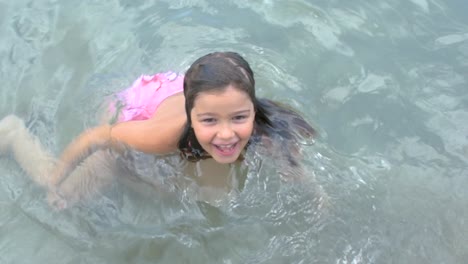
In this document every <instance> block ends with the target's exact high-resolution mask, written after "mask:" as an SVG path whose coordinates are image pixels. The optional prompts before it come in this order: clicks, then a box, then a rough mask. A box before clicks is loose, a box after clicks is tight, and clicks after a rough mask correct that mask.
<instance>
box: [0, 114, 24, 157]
mask: <svg viewBox="0 0 468 264" xmlns="http://www.w3.org/2000/svg"><path fill="white" fill-rule="evenodd" d="M21 127H24V122H23V120H21V119H20V118H18V117H17V116H15V115H8V116H6V117H4V118H3V119H2V120H0V154H4V153H5V152H7V151H8V150H9V148H10V146H11V142H12V140H13V137H14V135H15V132H18V130H19V128H21Z"/></svg>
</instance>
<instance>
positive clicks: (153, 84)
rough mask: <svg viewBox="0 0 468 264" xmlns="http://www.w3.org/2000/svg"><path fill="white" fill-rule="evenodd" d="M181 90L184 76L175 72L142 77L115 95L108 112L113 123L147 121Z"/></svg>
mask: <svg viewBox="0 0 468 264" xmlns="http://www.w3.org/2000/svg"><path fill="white" fill-rule="evenodd" d="M183 89H184V76H183V75H180V74H177V73H175V72H172V71H169V72H164V73H156V74H155V75H142V76H140V78H138V79H137V80H136V81H135V82H133V84H132V86H130V87H129V88H127V89H125V90H123V91H121V92H119V93H117V94H116V95H115V96H116V98H115V99H114V100H113V101H112V102H111V103H110V105H109V112H110V113H111V114H112V115H113V118H112V119H113V122H125V121H130V120H145V119H149V118H151V117H152V116H153V114H154V113H155V112H156V110H157V109H158V106H159V105H160V104H161V103H162V101H164V100H165V99H166V98H168V97H169V96H171V95H174V94H176V93H180V92H182V91H183Z"/></svg>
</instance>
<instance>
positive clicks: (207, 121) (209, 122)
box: [201, 118, 216, 124]
mask: <svg viewBox="0 0 468 264" xmlns="http://www.w3.org/2000/svg"><path fill="white" fill-rule="evenodd" d="M201 122H202V123H206V124H212V123H214V122H216V119H214V118H204V119H202V120H201Z"/></svg>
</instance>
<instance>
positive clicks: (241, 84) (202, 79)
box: [178, 52, 314, 161]
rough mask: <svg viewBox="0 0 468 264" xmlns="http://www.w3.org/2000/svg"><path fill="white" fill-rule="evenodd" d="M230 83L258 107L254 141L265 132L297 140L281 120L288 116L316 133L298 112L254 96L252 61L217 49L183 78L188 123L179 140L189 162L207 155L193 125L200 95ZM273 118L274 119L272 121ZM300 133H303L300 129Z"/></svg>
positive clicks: (300, 127) (301, 127) (285, 122)
mask: <svg viewBox="0 0 468 264" xmlns="http://www.w3.org/2000/svg"><path fill="white" fill-rule="evenodd" d="M229 85H232V86H234V87H235V88H237V89H239V90H240V91H244V92H245V93H247V95H248V96H249V98H250V100H251V101H252V103H253V106H254V110H255V126H254V135H253V137H252V139H251V141H252V140H255V139H258V138H259V137H256V136H262V135H266V136H269V137H272V136H273V135H277V136H280V137H282V138H284V139H285V140H287V141H289V140H292V141H293V143H297V142H298V138H297V136H296V134H294V133H291V132H289V129H290V127H289V123H288V122H287V121H284V120H283V121H282V120H281V119H285V117H286V115H288V116H290V117H293V119H294V120H295V121H293V123H291V124H292V125H293V126H296V127H298V126H299V129H300V131H307V132H308V133H305V134H310V135H312V134H314V129H313V128H312V127H311V126H310V125H309V124H308V123H307V122H306V121H305V120H304V119H303V118H302V117H301V116H300V115H298V114H297V113H296V112H294V111H292V110H290V109H288V108H286V107H283V106H281V105H279V104H278V103H275V102H273V101H270V100H266V99H262V100H260V99H257V97H256V95H255V79H254V73H253V71H252V69H251V68H250V65H249V63H248V62H247V61H246V60H245V59H244V58H243V57H242V56H240V55H239V54H237V53H235V52H215V53H210V54H207V55H205V56H203V57H201V58H199V59H197V60H196V61H195V62H194V63H193V64H192V65H191V66H190V68H189V69H188V70H187V72H186V73H185V77H184V96H185V112H186V115H187V123H186V124H185V128H184V132H183V133H182V136H181V138H180V140H179V143H178V148H179V150H180V151H181V154H182V155H183V156H184V157H185V158H187V159H188V160H190V161H198V160H200V159H204V158H207V157H209V156H207V153H206V152H205V151H204V150H203V148H202V147H201V145H200V143H199V142H198V140H197V138H196V136H195V132H194V131H193V128H192V126H191V125H192V120H191V115H190V113H191V111H192V108H193V106H194V102H195V100H196V98H197V96H198V95H199V94H200V93H202V92H213V91H223V90H225V89H226V88H227V87H228V86H229ZM272 117H273V118H274V119H275V120H274V122H273V121H272ZM296 124H298V125H296ZM301 134H304V133H302V132H301Z"/></svg>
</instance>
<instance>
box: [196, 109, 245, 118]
mask: <svg viewBox="0 0 468 264" xmlns="http://www.w3.org/2000/svg"><path fill="white" fill-rule="evenodd" d="M241 114H250V110H249V109H246V110H240V111H236V112H234V113H232V115H241ZM214 115H217V114H216V113H212V112H206V113H201V114H197V117H200V116H214Z"/></svg>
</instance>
